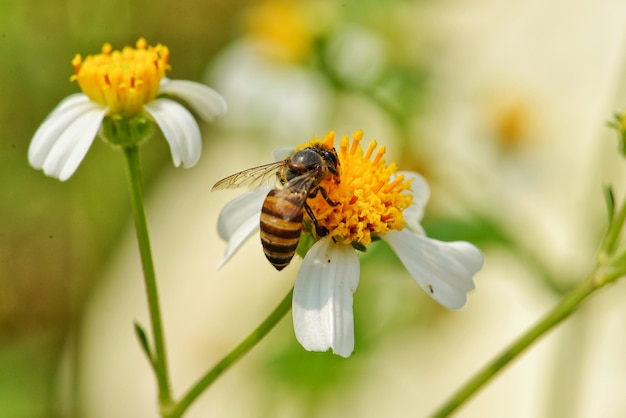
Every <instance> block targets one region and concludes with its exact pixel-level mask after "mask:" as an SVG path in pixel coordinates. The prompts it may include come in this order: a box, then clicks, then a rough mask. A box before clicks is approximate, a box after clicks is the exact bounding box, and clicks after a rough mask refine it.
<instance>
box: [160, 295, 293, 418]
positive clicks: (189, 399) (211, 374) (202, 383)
mask: <svg viewBox="0 0 626 418" xmlns="http://www.w3.org/2000/svg"><path fill="white" fill-rule="evenodd" d="M292 298H293V288H292V289H291V290H290V291H289V293H288V294H287V296H285V298H284V299H283V300H282V301H281V302H280V304H279V305H278V306H277V307H276V309H274V311H273V312H272V313H271V314H269V316H268V317H267V318H266V319H265V321H263V323H261V325H259V326H258V327H257V328H256V329H255V330H254V331H252V333H251V334H250V335H248V337H247V338H246V339H245V340H243V341H242V342H241V343H240V344H239V345H238V346H237V347H235V349H234V350H233V351H231V352H230V353H229V354H228V355H227V356H226V357H224V358H223V359H222V360H221V361H220V362H219V363H217V364H216V365H215V366H214V367H213V368H212V369H211V370H209V371H208V372H207V373H206V374H205V375H204V376H202V377H201V378H200V379H199V380H198V381H197V382H196V383H195V384H194V385H193V386H192V387H191V389H189V391H188V392H187V393H186V394H185V396H183V398H182V399H181V400H180V401H179V402H178V403H177V404H176V405H174V407H173V409H172V410H171V411H170V412H169V414H167V415H166V416H167V418H179V417H181V416H182V415H183V413H184V412H185V411H186V410H187V408H189V406H191V404H192V403H193V402H194V401H195V400H196V398H197V397H198V396H200V395H201V394H202V392H204V391H205V390H206V389H207V388H208V387H209V386H210V385H211V384H212V383H213V382H214V381H215V379H217V378H218V377H219V376H220V375H221V374H222V373H223V372H224V371H226V370H227V369H228V368H229V367H230V366H232V365H233V364H234V363H235V362H236V361H237V360H239V359H240V358H241V357H243V355H244V354H246V353H247V352H248V351H250V349H252V348H253V347H254V346H255V345H257V344H258V343H259V342H260V341H261V340H262V339H263V338H264V337H265V336H266V335H267V334H268V333H269V332H270V331H271V330H272V328H274V326H275V325H276V324H277V323H278V322H279V321H280V320H281V319H282V318H283V317H284V316H285V315H286V314H287V312H289V310H290V309H291V300H292Z"/></svg>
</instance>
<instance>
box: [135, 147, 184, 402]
mask: <svg viewBox="0 0 626 418" xmlns="http://www.w3.org/2000/svg"><path fill="white" fill-rule="evenodd" d="M123 150H124V156H125V157H126V158H125V160H126V174H127V178H128V187H129V191H130V200H131V206H132V210H133V216H134V218H135V229H136V231H137V242H138V244H139V252H140V254H141V265H142V267H143V276H144V282H145V286H146V294H147V297H148V308H149V311H150V322H151V324H152V336H153V338H154V352H153V353H152V356H151V357H152V358H151V359H150V361H151V363H152V365H153V368H154V371H155V373H156V377H157V381H158V387H159V403H160V406H161V410H162V411H163V410H166V409H167V408H168V407H169V406H170V405H171V403H172V397H171V394H170V385H169V378H168V372H167V357H166V353H165V341H164V338H163V324H162V321H161V312H160V307H159V295H158V291H157V283H156V275H155V273H154V263H153V261H152V252H151V250H150V238H149V236H148V223H147V221H146V212H145V208H144V198H143V186H142V179H141V167H140V164H139V148H138V147H137V146H136V145H131V146H126V147H123Z"/></svg>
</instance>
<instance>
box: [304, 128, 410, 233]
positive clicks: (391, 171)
mask: <svg viewBox="0 0 626 418" xmlns="http://www.w3.org/2000/svg"><path fill="white" fill-rule="evenodd" d="M362 138H363V131H360V130H359V131H357V132H355V133H354V134H353V135H352V142H350V139H349V138H348V137H347V136H344V137H343V138H342V139H341V145H340V148H339V151H338V157H339V163H340V164H341V173H340V180H341V181H340V182H339V183H337V182H335V181H334V180H333V179H328V180H325V181H323V182H322V183H321V184H320V186H321V187H323V188H324V190H326V193H327V194H328V198H329V199H330V200H332V201H333V202H335V203H337V205H336V206H331V205H330V204H328V202H327V201H326V200H325V199H324V197H323V196H322V195H321V193H318V194H317V196H316V197H315V198H313V199H309V200H308V204H309V206H310V207H311V209H312V211H313V213H314V214H315V216H316V218H317V220H318V223H319V224H320V226H323V227H325V228H327V229H328V231H329V235H330V236H332V237H333V238H334V239H335V240H336V241H338V242H343V243H345V244H349V243H353V242H358V243H360V244H363V245H367V244H369V243H371V242H372V235H373V234H374V235H376V234H384V233H386V232H388V231H390V230H401V229H402V228H403V227H404V219H403V217H402V211H403V210H404V209H406V208H407V207H408V206H409V205H410V204H411V202H412V200H413V195H412V194H411V193H407V192H406V191H408V190H410V187H411V184H410V183H411V182H410V180H405V179H404V175H402V174H400V175H395V172H396V170H397V169H396V165H395V164H390V165H387V164H386V163H385V160H384V159H383V155H384V154H385V147H379V148H378V149H377V144H376V141H371V142H370V144H369V146H368V147H367V150H365V152H364V151H363V149H362V148H361V144H360V142H361V139H362ZM334 140H335V134H334V132H332V131H331V132H329V133H328V134H327V135H326V136H325V138H324V140H323V141H321V140H319V139H314V140H313V141H311V142H310V143H308V144H305V145H304V146H310V145H312V144H313V143H320V142H323V146H325V147H328V148H330V147H333V144H334ZM301 147H302V146H301ZM299 148H300V147H299Z"/></svg>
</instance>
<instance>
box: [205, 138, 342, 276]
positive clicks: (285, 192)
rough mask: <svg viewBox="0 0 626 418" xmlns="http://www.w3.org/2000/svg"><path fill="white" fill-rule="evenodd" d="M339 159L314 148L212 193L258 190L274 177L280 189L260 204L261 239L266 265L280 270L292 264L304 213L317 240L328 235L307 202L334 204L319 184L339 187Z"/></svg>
mask: <svg viewBox="0 0 626 418" xmlns="http://www.w3.org/2000/svg"><path fill="white" fill-rule="evenodd" d="M339 170H340V166H339V158H338V157H337V152H336V151H335V148H327V147H326V146H323V144H316V145H312V146H309V147H306V148H303V149H301V150H300V151H294V152H292V153H291V154H290V155H288V156H287V158H285V159H284V160H282V161H277V162H274V163H269V164H265V165H261V166H258V167H253V168H249V169H247V170H244V171H240V172H239V173H235V174H233V175H231V176H228V177H226V178H225V179H222V180H220V181H218V182H217V183H215V185H214V186H213V188H212V189H211V190H212V191H213V190H221V189H236V188H239V187H246V186H247V187H250V188H255V187H259V186H261V185H262V184H265V183H266V182H267V181H268V180H270V179H271V178H272V177H273V175H274V174H275V176H276V178H277V183H278V184H277V185H278V186H279V187H277V188H274V189H272V190H270V192H269V193H268V194H267V197H266V198H265V200H264V202H263V207H262V209H261V219H260V235H261V244H262V245H263V252H264V253H265V256H266V257H267V259H268V261H269V262H270V263H271V264H272V265H273V266H274V267H275V268H276V269H277V270H282V269H284V268H285V267H287V265H288V264H289V263H290V262H291V259H292V258H293V256H294V254H295V253H296V249H297V248H298V243H299V242H300V234H301V233H302V228H303V217H304V211H306V213H307V215H308V216H309V218H310V219H311V221H312V222H313V225H314V227H315V232H316V234H317V236H318V237H323V236H326V235H328V230H327V229H326V228H325V227H323V226H321V225H319V223H318V221H317V218H316V217H315V214H314V213H313V211H312V210H311V208H310V207H309V205H308V204H307V200H308V199H311V198H314V197H315V196H317V194H318V193H320V194H321V195H322V197H323V198H324V199H325V200H326V202H328V204H329V205H331V206H336V205H337V203H335V202H333V201H332V200H331V199H329V198H328V195H327V193H326V190H324V188H323V187H321V186H320V183H321V182H322V181H323V180H325V179H327V178H329V177H332V178H334V181H336V182H337V183H339Z"/></svg>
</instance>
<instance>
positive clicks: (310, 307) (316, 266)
mask: <svg viewBox="0 0 626 418" xmlns="http://www.w3.org/2000/svg"><path fill="white" fill-rule="evenodd" d="M359 269H360V266H359V258H358V256H357V254H356V251H354V249H353V248H352V247H351V246H350V245H345V244H336V243H335V242H333V240H332V239H331V238H329V237H327V238H323V239H321V240H319V241H318V242H317V243H315V245H313V247H312V248H311V249H310V250H309V252H308V253H307V255H306V256H305V257H304V261H303V262H302V266H301V267H300V271H299V272H298V277H297V278H296V284H295V287H294V293H293V325H294V329H295V331H296V338H297V339H298V341H299V342H300V344H302V346H303V347H304V348H305V349H307V350H309V351H327V350H328V349H329V348H331V349H332V350H333V352H334V353H335V354H338V355H340V356H342V357H349V356H350V354H352V351H353V350H354V317H353V313H352V294H353V293H354V292H355V290H356V288H357V286H358V284H359Z"/></svg>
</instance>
